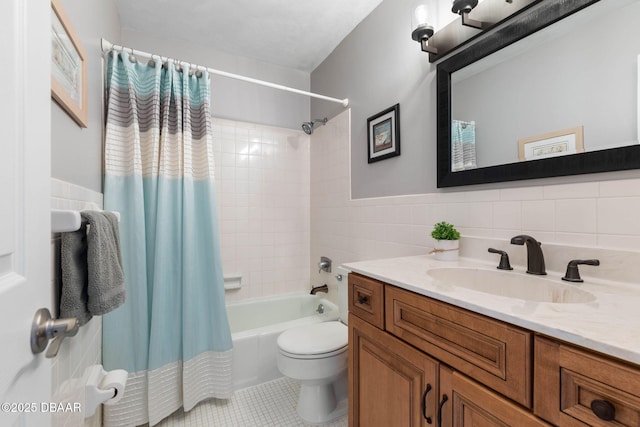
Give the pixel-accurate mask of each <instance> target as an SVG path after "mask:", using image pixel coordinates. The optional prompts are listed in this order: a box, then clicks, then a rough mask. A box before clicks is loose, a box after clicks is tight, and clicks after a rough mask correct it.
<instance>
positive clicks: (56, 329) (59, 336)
mask: <svg viewBox="0 0 640 427" xmlns="http://www.w3.org/2000/svg"><path fill="white" fill-rule="evenodd" d="M79 328H80V325H79V323H78V319H76V318H75V317H70V318H67V319H52V318H51V312H49V310H48V309H46V308H41V309H39V310H38V311H36V314H35V316H34V317H33V323H32V325H31V351H32V352H33V354H38V353H42V352H43V351H44V349H45V348H47V344H49V341H50V340H53V342H52V343H51V345H50V346H49V349H48V350H47V353H46V357H48V358H52V357H55V356H56V355H57V354H58V350H60V345H61V344H62V340H63V339H64V337H72V336H74V335H75V334H77V333H78V329H79Z"/></svg>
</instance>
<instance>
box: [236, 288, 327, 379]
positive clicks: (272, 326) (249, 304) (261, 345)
mask: <svg viewBox="0 0 640 427" xmlns="http://www.w3.org/2000/svg"><path fill="white" fill-rule="evenodd" d="M324 296H325V294H323V293H320V294H318V295H309V294H288V295H281V296H273V297H266V298H258V299H251V300H245V301H241V302H234V303H229V304H227V315H228V317H229V325H230V327H231V337H232V339H233V386H234V389H235V390H238V389H241V388H244V387H249V386H251V385H256V384H261V383H263V382H266V381H271V380H273V379H276V378H279V377H281V376H282V374H281V373H280V371H278V367H277V365H276V355H277V354H278V345H277V342H276V341H277V339H278V335H280V333H281V332H282V331H284V330H286V329H289V328H292V327H295V326H299V325H307V324H311V323H318V322H326V321H329V320H337V319H338V316H339V312H338V306H337V305H335V304H334V303H332V302H330V301H329V300H327V299H325V298H324ZM319 304H322V305H323V306H324V313H322V314H319V313H317V312H316V310H317V308H318V305H319Z"/></svg>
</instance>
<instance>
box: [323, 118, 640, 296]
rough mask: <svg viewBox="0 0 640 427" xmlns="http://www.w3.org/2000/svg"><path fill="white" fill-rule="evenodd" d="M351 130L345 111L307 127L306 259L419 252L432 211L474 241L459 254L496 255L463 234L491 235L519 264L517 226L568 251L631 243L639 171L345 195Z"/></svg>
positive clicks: (551, 262)
mask: <svg viewBox="0 0 640 427" xmlns="http://www.w3.org/2000/svg"><path fill="white" fill-rule="evenodd" d="M351 134H352V133H351V132H350V129H349V111H345V112H343V113H341V114H340V115H338V116H336V117H335V118H334V119H332V120H330V121H329V123H328V124H327V125H326V126H325V127H323V128H320V129H317V130H316V132H314V134H313V136H312V137H311V259H312V260H316V259H319V257H320V255H325V256H328V257H329V258H331V259H332V260H333V261H334V263H335V265H339V264H342V263H346V262H352V261H360V260H367V259H376V258H390V257H399V256H410V255H421V254H426V253H428V251H429V250H430V248H432V247H433V239H432V238H431V235H430V233H431V229H432V227H433V224H434V223H436V222H438V221H442V220H445V221H448V222H452V223H454V224H455V225H456V227H457V228H458V230H459V231H460V232H461V233H462V235H463V239H462V242H461V246H462V249H463V252H464V248H465V241H467V244H468V246H467V248H471V247H472V245H473V247H474V248H475V249H476V250H473V251H471V250H469V251H468V252H472V253H468V252H467V254H466V256H472V257H474V258H484V259H488V260H491V259H493V260H494V261H495V262H496V263H497V261H498V260H497V259H496V258H495V256H494V255H491V254H487V253H485V251H486V248H487V247H488V246H482V247H481V248H480V249H478V245H477V244H476V243H473V241H474V240H477V239H487V240H493V241H494V242H495V244H496V245H498V247H504V248H505V249H506V250H508V251H509V254H510V256H511V257H512V261H513V263H514V264H515V265H518V264H520V265H521V266H522V265H523V264H524V263H525V261H524V254H525V249H524V248H522V247H519V246H518V247H516V246H512V245H509V244H508V240H509V239H510V238H511V237H513V236H515V235H517V234H522V233H525V234H530V235H532V236H534V237H536V238H537V239H538V240H539V241H541V242H542V243H543V248H544V247H545V245H551V244H556V245H567V246H576V247H578V249H576V250H575V251H574V252H575V253H578V254H587V253H588V252H587V249H584V250H581V249H580V247H582V248H587V247H594V248H606V249H621V250H631V251H635V252H637V251H638V248H640V222H638V221H637V218H638V216H639V215H640V178H635V179H625V180H612V181H594V182H587V183H571V184H559V185H540V186H536V187H518V188H506V189H490V190H482V191H473V190H469V191H460V192H456V193H429V194H419V195H406V196H394V197H378V198H369V199H357V200H352V199H351V198H350V170H349V166H350V162H349V147H350V135H351ZM566 261H568V259H562V258H561V257H550V256H549V257H548V259H547V268H548V269H549V270H555V271H561V270H562V269H563V268H564V266H565V265H566ZM496 265H497V264H496ZM314 267H315V265H314V264H313V263H312V265H311V268H310V277H311V278H312V283H315V282H317V281H323V282H326V283H327V284H329V287H330V292H331V294H330V295H332V297H333V298H335V295H336V294H335V289H336V286H337V284H338V282H337V280H336V279H335V277H334V276H335V273H332V274H328V273H324V272H323V273H322V274H321V275H319V276H318V271H317V269H315V268H314ZM608 267H613V266H611V265H609V266H608ZM602 268H605V266H604V265H603V266H602ZM314 278H316V280H315V281H314ZM632 280H634V281H635V280H636V279H632Z"/></svg>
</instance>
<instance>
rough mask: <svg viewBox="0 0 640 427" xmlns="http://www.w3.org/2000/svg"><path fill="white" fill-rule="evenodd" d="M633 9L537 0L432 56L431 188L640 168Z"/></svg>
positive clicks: (639, 13) (634, 0) (638, 9)
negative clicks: (434, 131) (445, 55)
mask: <svg viewBox="0 0 640 427" xmlns="http://www.w3.org/2000/svg"><path fill="white" fill-rule="evenodd" d="M594 3H597V4H595V5H593V6H591V5H592V4H594ZM613 3H615V5H614V4H613ZM586 6H591V7H589V8H587V9H585V10H583V11H581V9H583V8H585V7H586ZM612 6H615V8H612ZM607 7H608V9H607ZM578 11H581V12H580V13H575V12H578ZM574 13H575V14H574ZM639 17H640V2H639V1H638V0H623V1H617V2H604V1H603V2H598V1H597V0H596V1H593V0H578V1H571V2H540V3H539V4H538V5H537V6H536V7H533V8H531V9H530V10H529V11H527V12H526V13H523V14H522V15H518V16H516V17H515V18H513V19H512V20H510V21H509V22H508V23H506V24H505V25H504V26H502V27H501V28H499V29H497V30H496V31H495V32H493V33H492V34H489V35H487V37H485V38H483V39H482V40H480V41H479V42H477V43H476V44H474V45H472V46H470V47H467V48H466V49H464V50H462V51H461V52H460V53H458V54H456V55H454V56H452V57H451V58H449V59H447V60H445V61H443V62H441V63H440V64H438V69H437V85H438V90H437V92H438V101H437V102H438V187H452V186H460V185H471V184H481V183H491V182H502V181H513V180H522V179H532V178H543V177H552V176H565V175H575V174H582V173H595V172H606V171H616V170H625V169H635V168H640V145H638V107H637V105H638V104H637V103H638V96H637V84H638V54H640V44H639V43H637V42H635V40H638V39H640V37H639V35H640V29H638V26H637V24H636V22H637V19H638V18H639ZM559 20H562V21H560V22H557V23H556V21H559ZM553 23H555V24H554V25H551V24H553ZM539 30H542V31H539ZM516 42H517V43H516ZM452 120H454V122H453V123H452ZM452 124H453V126H452ZM452 149H453V150H454V151H455V152H454V153H453V154H452V151H451V150H452Z"/></svg>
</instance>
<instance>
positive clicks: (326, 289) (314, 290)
mask: <svg viewBox="0 0 640 427" xmlns="http://www.w3.org/2000/svg"><path fill="white" fill-rule="evenodd" d="M318 292H325V293H329V287H328V286H327V284H326V283H325V284H324V285H322V286H316V287H315V288H311V295H315V294H317V293H318Z"/></svg>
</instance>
